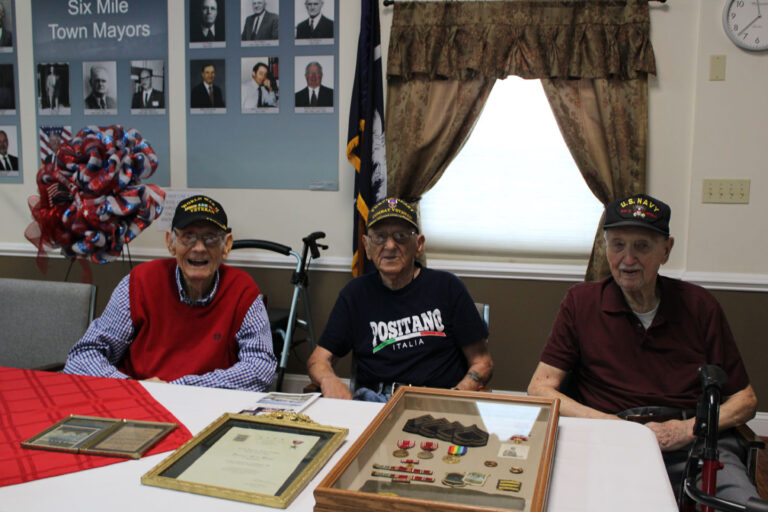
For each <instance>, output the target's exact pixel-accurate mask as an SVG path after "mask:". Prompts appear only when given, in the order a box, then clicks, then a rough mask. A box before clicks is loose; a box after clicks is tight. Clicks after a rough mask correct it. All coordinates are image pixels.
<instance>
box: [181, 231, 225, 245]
mask: <svg viewBox="0 0 768 512" xmlns="http://www.w3.org/2000/svg"><path fill="white" fill-rule="evenodd" d="M173 232H174V233H176V239H177V240H178V241H179V242H181V245H183V246H185V247H191V246H193V245H195V244H196V243H197V241H198V240H202V242H203V245H204V246H206V247H209V248H210V247H217V246H219V245H221V243H222V242H223V241H224V237H225V236H226V233H203V234H202V235H196V234H195V233H188V232H186V231H179V230H177V229H174V230H173Z"/></svg>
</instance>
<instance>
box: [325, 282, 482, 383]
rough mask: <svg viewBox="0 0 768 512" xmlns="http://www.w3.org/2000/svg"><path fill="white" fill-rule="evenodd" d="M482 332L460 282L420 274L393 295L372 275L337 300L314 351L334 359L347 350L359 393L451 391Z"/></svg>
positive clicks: (345, 288) (475, 311)
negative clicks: (389, 387)
mask: <svg viewBox="0 0 768 512" xmlns="http://www.w3.org/2000/svg"><path fill="white" fill-rule="evenodd" d="M487 337H488V329H487V328H486V326H485V323H483V320H482V318H480V315H479V314H478V312H477V309H476V308H475V305H474V302H473V301H472V297H470V295H469V292H468V291H467V288H466V287H465V286H464V283H462V282H461V281H460V280H459V278H457V277H456V276H454V275H453V274H451V273H449V272H443V271H440V270H431V269H427V268H422V269H421V272H420V273H419V275H418V276H417V277H416V279H414V280H413V282H411V283H410V284H409V285H407V286H405V287H404V288H401V289H399V290H395V291H392V290H390V289H389V288H387V287H386V286H384V285H383V284H382V282H381V278H380V277H379V274H378V273H377V272H374V273H370V274H366V275H364V276H361V277H359V278H357V279H354V280H352V281H351V282H350V283H349V284H347V286H345V287H344V289H343V290H342V291H341V293H340V294H339V298H338V299H337V301H336V304H335V305H334V307H333V311H331V316H330V318H329V319H328V324H327V325H326V327H325V331H324V332H323V335H322V337H321V338H320V341H319V343H318V344H319V345H320V346H321V347H323V348H325V349H327V350H329V351H330V352H331V353H333V354H334V355H335V356H337V357H343V356H344V355H346V354H347V353H348V352H349V351H350V350H353V352H354V354H355V357H356V359H357V364H358V369H357V380H358V385H359V386H366V385H373V384H376V383H379V382H384V383H390V382H400V383H405V384H413V385H416V386H430V387H442V388H450V387H452V386H455V385H456V384H458V382H459V381H460V380H461V379H462V378H463V377H464V376H465V375H466V373H467V369H468V365H467V361H466V358H465V357H464V353H463V352H462V347H465V346H467V345H472V344H473V343H477V342H478V341H480V340H482V339H485V338H487Z"/></svg>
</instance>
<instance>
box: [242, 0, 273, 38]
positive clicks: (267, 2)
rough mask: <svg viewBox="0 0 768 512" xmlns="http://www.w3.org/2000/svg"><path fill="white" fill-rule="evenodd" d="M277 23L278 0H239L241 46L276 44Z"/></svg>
mask: <svg viewBox="0 0 768 512" xmlns="http://www.w3.org/2000/svg"><path fill="white" fill-rule="evenodd" d="M279 25H280V2H279V0H240V26H241V27H242V28H243V30H242V32H241V33H240V45H241V46H243V47H246V46H277V45H278V44H279V41H278V39H279V38H280V36H279Z"/></svg>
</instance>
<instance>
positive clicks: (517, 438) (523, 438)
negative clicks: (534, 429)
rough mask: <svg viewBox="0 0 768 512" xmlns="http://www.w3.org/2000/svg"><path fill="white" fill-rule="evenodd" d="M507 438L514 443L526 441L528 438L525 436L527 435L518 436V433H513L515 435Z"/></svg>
mask: <svg viewBox="0 0 768 512" xmlns="http://www.w3.org/2000/svg"><path fill="white" fill-rule="evenodd" d="M509 440H510V441H512V442H513V443H515V444H520V443H522V442H523V441H527V440H528V437H527V436H518V435H515V436H512V437H510V438H509Z"/></svg>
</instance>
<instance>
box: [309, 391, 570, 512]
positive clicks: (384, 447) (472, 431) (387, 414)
mask: <svg viewBox="0 0 768 512" xmlns="http://www.w3.org/2000/svg"><path fill="white" fill-rule="evenodd" d="M559 407H560V402H559V400H557V399H549V398H537V397H525V396H515V395H505V394H500V393H484V392H472V391H458V390H447V389H432V388H419V387H408V386H404V387H400V388H398V389H397V391H396V392H395V394H394V395H393V396H392V398H391V399H390V400H389V401H388V402H387V404H386V405H385V406H384V408H383V409H382V410H381V411H380V412H379V414H378V415H377V416H376V417H375V418H374V419H373V421H372V422H371V424H370V425H369V426H368V428H367V429H366V430H365V431H364V432H363V434H362V435H361V436H360V437H359V438H358V439H357V441H355V443H354V444H353V445H352V446H351V447H350V448H349V450H347V452H346V453H345V454H344V456H343V457H342V458H341V460H340V461H339V463H338V464H337V465H336V466H335V467H334V468H333V469H331V471H330V472H329V473H328V475H327V476H326V477H325V478H324V479H323V481H322V482H321V483H320V484H319V485H318V486H317V487H316V488H315V491H314V495H315V508H314V512H358V511H360V510H368V511H372V512H391V511H393V510H397V511H398V512H423V511H424V510H429V511H431V512H449V511H450V512H474V511H477V512H480V511H483V512H492V511H493V512H496V511H498V512H501V511H508V510H522V511H525V512H542V511H544V510H546V501H547V493H548V489H549V481H550V476H551V472H552V467H553V460H554V452H555V446H556V438H557V425H558V421H559Z"/></svg>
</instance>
